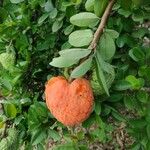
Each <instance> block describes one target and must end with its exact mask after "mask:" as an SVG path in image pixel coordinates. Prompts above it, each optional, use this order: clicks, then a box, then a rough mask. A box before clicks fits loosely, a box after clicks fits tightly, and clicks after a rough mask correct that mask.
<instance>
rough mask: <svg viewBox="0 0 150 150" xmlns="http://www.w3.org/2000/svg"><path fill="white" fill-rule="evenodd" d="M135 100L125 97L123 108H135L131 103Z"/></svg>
mask: <svg viewBox="0 0 150 150" xmlns="http://www.w3.org/2000/svg"><path fill="white" fill-rule="evenodd" d="M134 100H135V99H134V97H131V96H129V95H126V96H125V97H124V100H123V101H124V104H125V106H126V107H127V108H128V109H134V107H135V105H134V103H133V101H134Z"/></svg>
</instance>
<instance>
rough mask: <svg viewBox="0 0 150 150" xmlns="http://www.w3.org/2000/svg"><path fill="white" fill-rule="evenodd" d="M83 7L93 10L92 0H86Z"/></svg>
mask: <svg viewBox="0 0 150 150" xmlns="http://www.w3.org/2000/svg"><path fill="white" fill-rule="evenodd" d="M85 9H86V10H87V11H93V10H94V0H87V1H86V3H85Z"/></svg>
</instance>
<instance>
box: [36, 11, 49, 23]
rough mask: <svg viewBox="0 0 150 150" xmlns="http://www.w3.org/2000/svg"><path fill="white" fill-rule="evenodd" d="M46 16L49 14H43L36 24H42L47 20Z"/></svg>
mask: <svg viewBox="0 0 150 150" xmlns="http://www.w3.org/2000/svg"><path fill="white" fill-rule="evenodd" d="M48 16H49V14H48V13H46V14H43V15H42V16H41V17H40V18H39V20H38V24H40V25H41V24H42V23H43V22H44V21H45V20H46V19H47V18H48Z"/></svg>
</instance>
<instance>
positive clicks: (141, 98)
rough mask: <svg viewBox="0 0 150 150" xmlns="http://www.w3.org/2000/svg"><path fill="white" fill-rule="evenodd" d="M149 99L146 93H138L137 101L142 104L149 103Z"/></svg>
mask: <svg viewBox="0 0 150 150" xmlns="http://www.w3.org/2000/svg"><path fill="white" fill-rule="evenodd" d="M148 97H149V95H148V93H147V92H146V91H138V92H137V99H138V100H139V101H140V102H142V103H147V101H148Z"/></svg>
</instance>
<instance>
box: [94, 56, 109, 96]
mask: <svg viewBox="0 0 150 150" xmlns="http://www.w3.org/2000/svg"><path fill="white" fill-rule="evenodd" d="M95 59H96V73H97V78H98V81H99V83H100V85H102V86H103V87H102V88H103V89H104V91H105V92H106V94H107V95H109V91H108V88H107V83H106V79H105V76H104V73H103V70H102V66H101V63H100V57H98V55H97V54H96V56H95Z"/></svg>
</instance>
